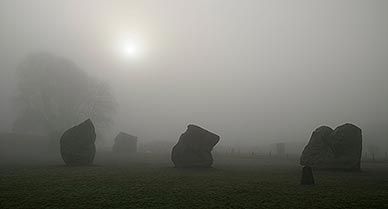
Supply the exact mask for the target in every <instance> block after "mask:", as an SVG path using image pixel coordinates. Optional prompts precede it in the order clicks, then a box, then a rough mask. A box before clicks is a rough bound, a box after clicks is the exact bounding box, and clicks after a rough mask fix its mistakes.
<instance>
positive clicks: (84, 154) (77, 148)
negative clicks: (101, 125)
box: [60, 119, 96, 165]
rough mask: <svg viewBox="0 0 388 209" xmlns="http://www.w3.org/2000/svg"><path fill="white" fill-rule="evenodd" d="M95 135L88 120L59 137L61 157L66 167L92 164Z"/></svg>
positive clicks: (94, 150)
mask: <svg viewBox="0 0 388 209" xmlns="http://www.w3.org/2000/svg"><path fill="white" fill-rule="evenodd" d="M95 140H96V133H95V129H94V125H93V123H92V121H91V120H90V119H88V120H86V121H85V122H83V123H81V124H79V125H78V126H75V127H73V128H71V129H69V130H67V131H66V132H65V133H64V134H63V135H62V137H61V140H60V144H61V155H62V159H63V160H64V161H65V163H66V164H67V165H89V164H92V163H93V159H94V155H95V153H96V147H95V145H94V142H95Z"/></svg>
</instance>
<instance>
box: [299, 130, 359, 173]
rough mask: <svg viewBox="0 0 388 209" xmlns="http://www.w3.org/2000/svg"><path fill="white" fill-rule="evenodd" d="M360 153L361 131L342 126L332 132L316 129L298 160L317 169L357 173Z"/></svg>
mask: <svg viewBox="0 0 388 209" xmlns="http://www.w3.org/2000/svg"><path fill="white" fill-rule="evenodd" d="M361 153H362V134H361V129H360V128H358V127H357V126H355V125H353V124H349V123H347V124H344V125H341V126H339V127H337V128H336V129H335V130H332V129H331V128H329V127H326V126H322V127H319V128H318V129H316V130H315V131H314V132H313V134H312V136H311V138H310V141H309V143H308V144H307V145H306V147H305V148H304V150H303V152H302V156H301V158H300V164H301V165H305V166H311V167H313V168H318V169H339V170H349V171H359V170H360V168H361V166H360V161H361Z"/></svg>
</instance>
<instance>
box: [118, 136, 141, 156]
mask: <svg viewBox="0 0 388 209" xmlns="http://www.w3.org/2000/svg"><path fill="white" fill-rule="evenodd" d="M112 151H113V152H115V153H120V154H126V153H134V152H136V151H137V137H136V136H132V135H129V134H126V133H123V132H120V133H119V134H118V135H117V136H116V138H115V143H114V145H113V147H112Z"/></svg>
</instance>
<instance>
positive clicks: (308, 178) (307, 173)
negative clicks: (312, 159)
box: [300, 166, 315, 185]
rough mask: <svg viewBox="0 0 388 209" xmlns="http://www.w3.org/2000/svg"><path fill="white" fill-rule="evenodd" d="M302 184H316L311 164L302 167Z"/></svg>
mask: <svg viewBox="0 0 388 209" xmlns="http://www.w3.org/2000/svg"><path fill="white" fill-rule="evenodd" d="M300 184H302V185H314V184H315V181H314V176H313V169H312V168H311V167H310V166H304V167H303V169H302V178H301V180H300Z"/></svg>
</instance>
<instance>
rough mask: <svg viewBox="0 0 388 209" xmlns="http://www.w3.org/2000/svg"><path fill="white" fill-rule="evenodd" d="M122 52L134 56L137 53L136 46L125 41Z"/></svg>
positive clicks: (130, 56) (127, 55)
mask: <svg viewBox="0 0 388 209" xmlns="http://www.w3.org/2000/svg"><path fill="white" fill-rule="evenodd" d="M123 54H124V56H126V57H129V58H134V57H136V56H137V55H138V54H139V49H138V46H137V45H136V44H135V43H125V44H124V45H123Z"/></svg>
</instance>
